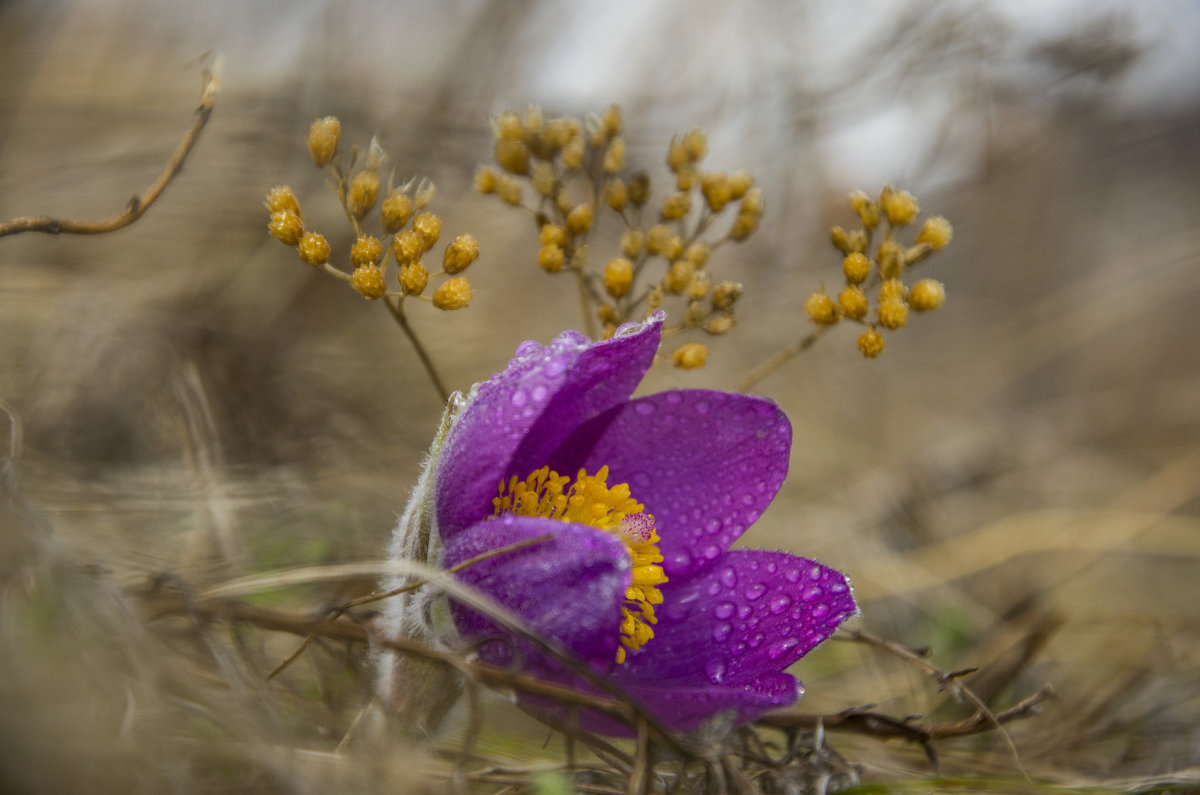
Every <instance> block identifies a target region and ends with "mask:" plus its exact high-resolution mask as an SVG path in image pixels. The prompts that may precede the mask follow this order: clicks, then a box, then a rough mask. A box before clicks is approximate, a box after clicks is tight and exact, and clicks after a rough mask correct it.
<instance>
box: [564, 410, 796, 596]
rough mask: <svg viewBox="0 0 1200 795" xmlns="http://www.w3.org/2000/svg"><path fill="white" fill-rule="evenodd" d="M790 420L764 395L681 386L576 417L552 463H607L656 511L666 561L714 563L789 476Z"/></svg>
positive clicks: (668, 564) (684, 565)
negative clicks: (579, 422)
mask: <svg viewBox="0 0 1200 795" xmlns="http://www.w3.org/2000/svg"><path fill="white" fill-rule="evenodd" d="M791 444H792V427H791V424H790V423H789V422H788V419H787V417H786V416H785V415H784V413H783V411H781V410H780V408H779V407H778V406H776V405H775V404H774V403H773V402H771V401H769V400H765V399H763V398H757V397H750V396H747V395H737V394H732V393H728V392H715V391H711V390H701V389H695V390H679V391H675V392H662V393H659V394H656V395H649V396H647V397H643V398H638V399H637V400H631V401H629V402H627V403H624V404H622V405H620V406H617V407H615V408H613V409H611V410H609V411H608V412H605V413H604V414H602V415H600V416H598V417H596V418H595V419H593V420H591V421H590V422H588V423H586V424H584V425H583V426H581V427H580V428H579V429H578V430H577V431H576V432H575V433H573V434H572V435H571V436H570V437H568V439H567V440H566V441H565V442H564V443H563V444H562V446H561V447H560V448H559V449H558V450H556V451H555V452H554V454H553V455H551V456H550V459H549V461H548V463H549V465H550V468H551V469H553V470H555V471H557V472H571V473H573V472H575V471H576V470H577V469H578V468H579V467H581V466H583V467H587V469H588V471H589V472H591V471H595V470H596V469H598V468H599V467H601V466H603V465H608V467H609V478H608V482H609V483H628V484H629V489H630V491H631V493H632V495H633V497H634V498H635V499H636V500H637V501H638V502H640V503H642V504H644V505H645V506H646V511H647V512H648V513H651V514H653V515H654V522H655V527H656V528H657V529H658V534H659V536H660V537H661V538H662V541H661V542H660V543H659V549H660V550H661V551H662V553H663V557H664V561H663V569H664V570H665V571H666V573H667V576H668V577H671V578H678V577H681V576H683V575H687V574H689V573H690V572H695V571H699V570H702V569H704V568H705V567H706V566H709V565H711V563H712V561H713V560H715V559H716V558H717V557H718V556H719V555H720V554H721V553H722V552H724V551H725V550H726V549H727V548H728V547H729V545H730V544H731V543H732V542H733V541H734V540H735V539H737V538H738V536H740V535H741V534H742V533H743V532H744V531H745V530H746V528H747V527H749V526H750V525H752V524H753V523H754V522H755V521H756V520H757V519H758V517H759V515H760V514H761V513H762V512H763V511H764V510H766V507H767V506H768V505H769V504H770V502H771V500H772V499H774V497H775V493H776V492H777V491H779V487H780V486H781V485H782V484H783V481H784V477H785V476H786V475H787V468H788V451H789V450H790V449H791Z"/></svg>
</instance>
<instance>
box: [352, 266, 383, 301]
mask: <svg viewBox="0 0 1200 795" xmlns="http://www.w3.org/2000/svg"><path fill="white" fill-rule="evenodd" d="M350 286H351V287H353V288H354V292H356V293H358V294H359V295H361V296H362V297H363V298H365V299H367V300H368V301H374V300H375V299H377V298H383V296H384V294H385V293H387V284H386V283H385V282H384V279H383V271H381V270H379V268H376V267H375V266H374V265H365V266H363V267H361V268H355V269H354V273H352V274H350Z"/></svg>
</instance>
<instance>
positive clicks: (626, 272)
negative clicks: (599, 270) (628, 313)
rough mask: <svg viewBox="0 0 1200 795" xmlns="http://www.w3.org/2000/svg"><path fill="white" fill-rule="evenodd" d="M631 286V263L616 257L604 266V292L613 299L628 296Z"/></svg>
mask: <svg viewBox="0 0 1200 795" xmlns="http://www.w3.org/2000/svg"><path fill="white" fill-rule="evenodd" d="M632 286H633V263H632V262H630V261H629V260H627V259H625V258H624V257H617V258H616V259H614V260H612V261H610V262H609V263H608V264H607V265H605V266H604V290H605V292H607V293H608V294H609V295H611V296H612V297H613V298H624V297H625V296H626V295H629V288H630V287H632Z"/></svg>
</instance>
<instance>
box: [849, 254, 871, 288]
mask: <svg viewBox="0 0 1200 795" xmlns="http://www.w3.org/2000/svg"><path fill="white" fill-rule="evenodd" d="M842 272H843V273H845V274H846V282H847V283H848V284H862V283H863V282H865V281H866V280H867V277H868V276H870V275H871V260H869V259H867V255H866V254H863V253H862V252H860V251H851V252H850V253H849V254H847V255H846V258H845V259H843V260H842Z"/></svg>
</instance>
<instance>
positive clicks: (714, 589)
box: [707, 582, 723, 596]
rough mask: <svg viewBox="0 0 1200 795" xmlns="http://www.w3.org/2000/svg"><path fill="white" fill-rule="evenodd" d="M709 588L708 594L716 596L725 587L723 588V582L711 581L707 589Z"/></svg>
mask: <svg viewBox="0 0 1200 795" xmlns="http://www.w3.org/2000/svg"><path fill="white" fill-rule="evenodd" d="M707 590H708V595H709V596H716V595H717V594H719V593H720V592H721V591H722V590H723V589H722V588H721V583H719V582H710V583H709V584H708V589H707Z"/></svg>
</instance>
